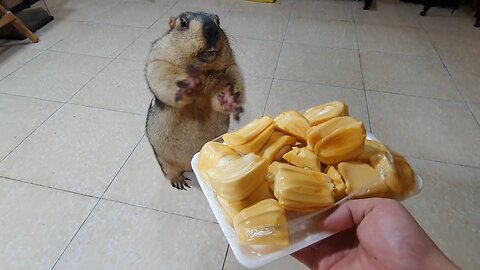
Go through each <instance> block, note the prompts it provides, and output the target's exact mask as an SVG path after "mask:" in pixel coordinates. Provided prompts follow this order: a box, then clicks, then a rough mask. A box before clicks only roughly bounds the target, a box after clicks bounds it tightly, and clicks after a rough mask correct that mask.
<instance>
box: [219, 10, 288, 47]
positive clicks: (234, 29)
mask: <svg viewBox="0 0 480 270" xmlns="http://www.w3.org/2000/svg"><path fill="white" fill-rule="evenodd" d="M287 23H288V18H287V17H283V16H274V15H272V16H258V15H257V14H252V13H243V12H232V13H230V14H229V15H228V16H227V18H226V19H224V20H223V23H222V25H223V26H222V28H223V29H224V30H225V32H226V33H227V35H228V36H235V37H243V38H255V39H264V40H274V41H282V40H283V37H284V36H285V30H286V28H287Z"/></svg>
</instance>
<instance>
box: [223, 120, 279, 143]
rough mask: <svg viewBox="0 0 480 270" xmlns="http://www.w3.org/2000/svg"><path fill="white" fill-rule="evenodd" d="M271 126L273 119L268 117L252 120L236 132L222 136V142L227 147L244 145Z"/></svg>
mask: <svg viewBox="0 0 480 270" xmlns="http://www.w3.org/2000/svg"><path fill="white" fill-rule="evenodd" d="M272 124H273V119H272V118H271V117H269V116H264V117H262V118H259V119H255V120H253V121H252V122H250V123H248V124H247V125H245V126H244V127H242V128H240V129H239V130H237V131H234V132H230V133H226V134H224V135H223V140H224V141H225V143H227V145H229V146H231V145H242V144H246V143H248V142H250V141H251V140H253V139H254V138H255V137H257V136H258V135H259V134H260V133H262V131H264V130H265V129H266V128H267V127H269V126H270V125H272Z"/></svg>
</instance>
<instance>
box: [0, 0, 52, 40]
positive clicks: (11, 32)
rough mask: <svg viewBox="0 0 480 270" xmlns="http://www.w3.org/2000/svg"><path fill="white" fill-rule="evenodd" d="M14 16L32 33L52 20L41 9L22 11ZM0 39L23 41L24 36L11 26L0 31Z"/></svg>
mask: <svg viewBox="0 0 480 270" xmlns="http://www.w3.org/2000/svg"><path fill="white" fill-rule="evenodd" d="M16 16H17V18H19V19H20V20H21V21H22V22H23V24H25V26H26V27H27V28H28V29H30V31H32V32H35V31H37V30H38V29H40V28H42V27H43V26H44V25H46V24H47V23H49V22H51V21H52V20H53V17H52V16H50V14H48V13H47V12H46V11H45V10H44V9H42V8H31V9H27V10H22V11H20V12H18V13H17V14H16ZM0 39H14V40H23V39H25V36H24V35H22V34H20V33H19V32H18V31H17V30H16V29H15V27H13V26H12V25H8V26H5V27H3V28H1V29H0Z"/></svg>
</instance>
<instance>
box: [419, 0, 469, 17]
mask: <svg viewBox="0 0 480 270" xmlns="http://www.w3.org/2000/svg"><path fill="white" fill-rule="evenodd" d="M460 2H461V0H425V1H424V3H423V10H422V12H420V16H425V15H427V11H428V10H429V9H430V8H432V7H444V8H451V9H452V13H453V12H454V11H455V10H457V9H458V8H459V7H460Z"/></svg>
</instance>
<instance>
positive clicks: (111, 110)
mask: <svg viewBox="0 0 480 270" xmlns="http://www.w3.org/2000/svg"><path fill="white" fill-rule="evenodd" d="M67 104H68V105H75V106H81V107H87V108H93V109H99V110H104V111H110V112H118V113H125V114H130V115H137V116H147V113H146V112H145V113H136V112H128V111H122V110H116V109H109V108H104V107H96V106H92V105H85V104H79V103H75V102H67Z"/></svg>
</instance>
